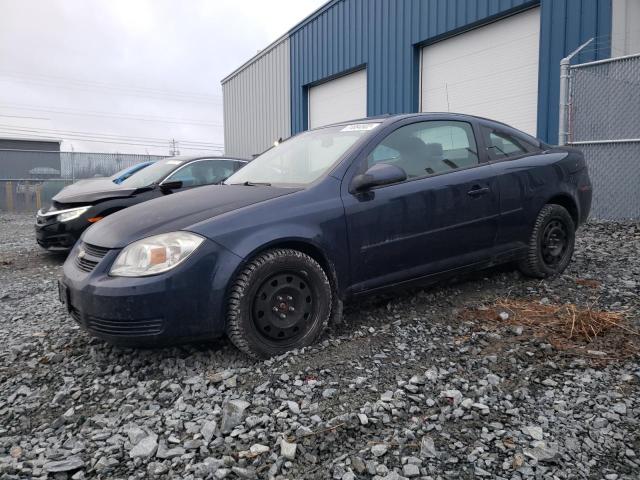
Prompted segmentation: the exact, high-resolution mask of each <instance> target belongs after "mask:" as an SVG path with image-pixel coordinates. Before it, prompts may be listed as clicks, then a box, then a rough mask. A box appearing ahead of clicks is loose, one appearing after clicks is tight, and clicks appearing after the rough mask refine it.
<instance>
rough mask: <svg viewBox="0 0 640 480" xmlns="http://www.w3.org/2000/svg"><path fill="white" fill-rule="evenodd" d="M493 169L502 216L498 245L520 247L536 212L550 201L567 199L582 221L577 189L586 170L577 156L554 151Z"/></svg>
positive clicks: (527, 157) (509, 162) (503, 164)
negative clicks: (498, 190)
mask: <svg viewBox="0 0 640 480" xmlns="http://www.w3.org/2000/svg"><path fill="white" fill-rule="evenodd" d="M494 165H495V167H496V174H497V176H498V183H499V188H500V210H501V212H502V219H501V225H500V230H499V232H498V242H497V243H498V245H506V246H509V247H514V248H517V247H524V246H525V245H526V243H527V241H528V238H529V235H530V233H531V229H532V228H533V224H534V222H535V219H536V217H537V215H538V213H539V212H540V209H542V207H543V206H544V205H545V204H546V203H548V202H549V201H550V200H551V199H553V198H554V197H559V196H564V197H566V198H568V199H571V200H572V201H573V203H574V204H575V205H576V208H577V210H578V218H579V219H582V218H583V215H584V214H585V212H582V211H581V210H584V209H585V205H584V202H580V199H579V196H578V185H579V184H580V182H581V181H582V177H583V176H584V175H586V169H585V165H584V160H583V159H582V156H581V154H580V153H579V152H577V151H571V150H561V149H555V150H549V151H547V152H544V153H541V154H539V155H531V156H526V157H522V158H518V159H514V160H505V161H500V162H495V163H494ZM587 178H588V177H587ZM581 203H582V204H583V205H582V206H581ZM586 209H587V210H588V206H587V207H586ZM586 213H588V211H587V212H586Z"/></svg>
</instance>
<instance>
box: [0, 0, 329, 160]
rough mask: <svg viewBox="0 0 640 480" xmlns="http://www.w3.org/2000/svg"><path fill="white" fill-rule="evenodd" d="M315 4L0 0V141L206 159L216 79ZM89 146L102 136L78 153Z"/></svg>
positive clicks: (280, 0)
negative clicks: (199, 154) (172, 152)
mask: <svg viewBox="0 0 640 480" xmlns="http://www.w3.org/2000/svg"><path fill="white" fill-rule="evenodd" d="M323 3H324V1H323V0H270V1H260V0H245V1H242V2H238V1H232V0H216V1H214V0H184V1H180V0H109V1H107V0H21V1H14V0H0V12H1V14H0V137H19V136H32V137H35V136H36V135H40V136H47V137H53V138H61V139H63V140H66V141H65V142H64V143H63V148H64V149H67V150H68V149H71V148H72V147H73V149H75V150H76V151H80V150H84V151H119V152H145V151H149V152H150V153H163V154H166V153H167V152H168V144H169V139H171V138H175V139H176V140H179V141H180V142H181V143H180V146H181V150H182V153H193V152H195V151H196V150H194V149H196V148H198V149H205V148H206V149H211V150H214V149H216V148H218V147H217V145H221V144H222V143H223V129H222V92H221V88H220V79H221V78H223V77H224V76H225V75H227V74H228V73H230V72H231V71H233V70H234V69H235V68H236V67H238V66H239V65H240V64H242V63H243V62H244V61H245V60H247V59H248V58H249V57H251V56H252V55H253V54H255V53H256V52H257V50H258V49H261V48H264V47H265V46H266V45H267V44H268V43H270V42H271V41H273V40H275V39H276V38H277V37H278V36H280V35H281V34H283V33H284V32H285V31H286V30H288V29H289V28H290V27H292V26H293V25H294V24H295V23H296V22H297V21H299V20H301V19H302V18H304V16H305V15H307V14H309V13H310V12H311V11H313V10H314V9H316V8H318V7H319V6H320V5H322V4H323ZM83 133H84V135H83ZM87 134H88V135H92V137H89V136H86V135H87ZM95 134H103V135H110V136H108V137H107V136H102V137H99V138H101V139H104V140H105V143H97V142H89V141H87V140H88V139H95V138H96V135H95ZM83 139H84V140H83ZM151 139H158V140H151ZM106 142H109V143H106ZM198 142H202V143H198ZM134 143H139V144H142V143H144V144H145V145H132V144H134ZM146 144H148V145H146ZM187 147H189V148H191V149H187Z"/></svg>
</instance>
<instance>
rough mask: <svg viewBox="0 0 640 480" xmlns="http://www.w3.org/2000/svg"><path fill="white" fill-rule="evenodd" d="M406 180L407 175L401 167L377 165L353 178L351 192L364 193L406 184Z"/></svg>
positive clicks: (386, 164) (385, 164) (384, 164)
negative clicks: (377, 188)
mask: <svg viewBox="0 0 640 480" xmlns="http://www.w3.org/2000/svg"><path fill="white" fill-rule="evenodd" d="M406 179H407V173H406V172H405V171H404V170H403V169H401V168H400V167H398V166H396V165H390V164H388V163H377V164H375V165H374V166H372V167H371V168H369V169H368V170H367V171H366V172H364V173H362V174H360V175H356V176H355V177H353V181H352V182H351V191H352V192H362V191H364V190H368V189H370V188H373V187H379V186H381V185H391V184H392V183H399V182H404V181H405V180H406Z"/></svg>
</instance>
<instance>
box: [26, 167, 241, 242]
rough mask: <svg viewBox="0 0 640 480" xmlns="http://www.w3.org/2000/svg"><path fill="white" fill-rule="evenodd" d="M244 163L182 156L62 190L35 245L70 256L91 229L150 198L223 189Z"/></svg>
mask: <svg viewBox="0 0 640 480" xmlns="http://www.w3.org/2000/svg"><path fill="white" fill-rule="evenodd" d="M246 163H247V161H246V160H240V159H237V158H229V157H225V158H222V157H214V158H211V157H202V156H199V157H198V156H189V157H186V156H183V157H170V158H166V159H163V160H159V161H157V162H155V163H153V164H152V165H147V166H144V167H143V168H139V167H138V169H137V171H135V172H133V173H132V174H129V173H130V172H119V173H118V174H116V175H114V176H113V177H106V178H104V177H102V178H90V179H86V180H80V181H78V182H76V183H74V184H72V185H69V186H68V187H65V188H63V189H62V190H61V191H60V192H59V193H58V194H57V195H55V196H54V197H53V199H52V202H51V205H50V206H49V208H48V209H42V210H40V211H39V212H38V214H37V215H36V226H35V229H36V241H37V242H38V244H39V245H40V246H41V247H43V248H45V249H47V250H51V251H68V250H70V249H71V247H73V245H74V244H75V243H76V240H78V238H79V237H80V235H81V234H82V232H83V231H84V230H85V229H87V228H88V227H90V226H91V224H93V223H96V222H98V221H100V220H102V219H103V218H104V217H106V216H107V215H111V214H112V213H115V212H117V211H119V210H122V209H124V208H127V207H130V206H131V205H135V204H137V203H141V202H146V201H147V200H150V199H152V198H156V197H161V196H164V195H168V194H170V193H174V192H180V191H184V190H186V189H188V188H192V187H198V186H201V185H211V184H214V183H220V182H222V181H223V180H225V179H226V178H227V177H228V176H229V175H231V174H232V173H234V172H236V171H238V170H239V169H240V168H242V167H243V166H244V165H245V164H246Z"/></svg>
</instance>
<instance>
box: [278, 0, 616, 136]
mask: <svg viewBox="0 0 640 480" xmlns="http://www.w3.org/2000/svg"><path fill="white" fill-rule="evenodd" d="M537 6H540V7H541V27H540V28H541V30H540V66H539V80H538V136H539V137H540V138H542V139H543V140H546V141H548V142H555V141H556V140H557V125H558V102H559V62H560V60H561V58H562V57H564V56H566V55H567V54H568V53H570V52H571V51H572V50H574V49H575V48H577V47H578V46H579V45H580V44H581V43H583V42H584V41H586V40H588V39H589V38H592V37H596V38H597V39H608V38H610V35H611V0H535V1H531V0H333V1H331V2H329V3H327V4H326V5H325V6H323V7H322V8H320V9H319V10H318V11H316V12H315V13H314V14H313V15H311V16H310V17H308V18H307V19H305V20H304V21H302V22H301V23H300V24H298V25H297V26H296V27H295V28H293V29H292V30H291V31H290V32H289V37H290V54H291V67H290V68H291V70H290V75H291V132H292V134H295V133H298V132H301V131H303V130H305V129H306V128H307V120H308V89H309V87H310V86H313V85H314V84H318V83H321V82H323V81H326V80H327V79H330V78H332V77H336V76H339V75H342V74H345V73H348V72H351V71H354V70H356V69H359V68H362V67H366V68H367V114H368V115H380V114H385V113H409V112H417V111H418V110H419V77H420V71H419V67H420V49H421V47H422V46H424V45H427V44H430V43H435V42H436V41H439V40H442V39H444V38H447V37H449V36H452V35H456V34H459V33H462V32H464V31H466V30H469V29H472V28H475V27H477V26H480V25H484V24H487V23H490V22H492V21H495V20H498V19H500V18H503V17H506V16H509V15H512V14H515V13H518V12H520V11H523V10H526V9H528V8H532V7H537ZM596 47H597V48H591V49H588V50H587V51H586V52H585V53H584V54H583V55H582V56H581V57H580V58H579V61H590V60H598V59H602V58H608V57H609V55H610V49H609V42H608V41H605V42H598V43H597V44H596Z"/></svg>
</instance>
